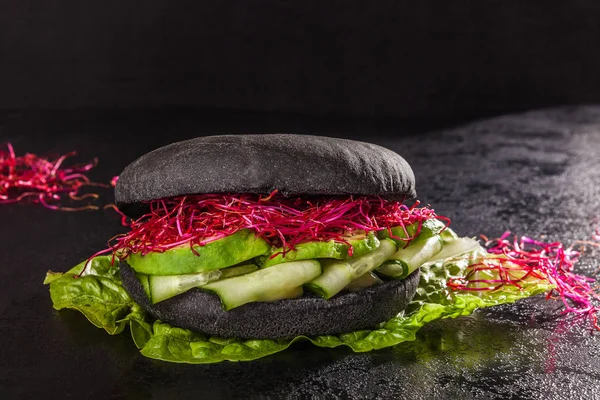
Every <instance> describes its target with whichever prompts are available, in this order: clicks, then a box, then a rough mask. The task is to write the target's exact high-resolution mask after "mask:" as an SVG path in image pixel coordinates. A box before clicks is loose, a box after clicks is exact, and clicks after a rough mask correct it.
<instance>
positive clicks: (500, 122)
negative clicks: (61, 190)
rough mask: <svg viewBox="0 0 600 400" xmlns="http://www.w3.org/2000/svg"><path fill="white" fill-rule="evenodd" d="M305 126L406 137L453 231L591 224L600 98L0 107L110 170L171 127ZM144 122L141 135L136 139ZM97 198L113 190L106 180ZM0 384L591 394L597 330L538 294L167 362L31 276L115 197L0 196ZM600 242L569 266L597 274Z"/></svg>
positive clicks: (558, 236)
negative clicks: (90, 207) (480, 112)
mask: <svg viewBox="0 0 600 400" xmlns="http://www.w3.org/2000/svg"><path fill="white" fill-rule="evenodd" d="M244 130H247V131H253V132H258V131H262V132H282V131H294V132H299V131H305V132H312V133H319V134H327V135H333V136H346V137H351V138H355V139H360V140H369V141H372V142H374V143H377V144H380V145H384V146H388V147H390V148H391V149H393V150H398V151H401V153H402V154H403V155H405V157H406V159H407V160H408V162H409V163H410V164H411V165H412V167H413V170H414V172H415V175H416V182H417V189H418V192H419V198H420V199H421V200H422V201H423V202H424V203H431V204H432V205H433V206H434V207H435V208H436V210H437V211H438V212H439V213H441V214H443V215H446V216H448V217H450V218H451V219H452V226H453V227H454V228H455V229H456V230H457V231H458V232H460V233H461V234H464V235H478V234H480V233H484V234H487V235H489V236H490V237H493V236H495V235H498V234H501V233H502V232H503V231H504V230H506V229H510V230H512V231H513V232H514V233H515V234H529V235H531V236H535V237H539V236H540V235H546V237H547V238H548V239H549V240H562V241H564V242H565V243H567V244H568V243H570V242H571V241H573V240H576V239H590V236H591V233H592V232H593V230H594V228H595V227H596V226H597V225H598V224H599V223H600V220H598V217H599V216H600V215H599V214H600V106H598V107H582V108H578V109H576V108H566V109H563V110H558V111H539V112H532V113H528V114H523V115H516V116H511V117H502V118H498V119H494V120H491V121H476V122H473V123H472V124H468V125H464V126H461V127H458V128H451V127H449V128H448V129H443V130H438V129H435V130H434V131H432V132H429V133H424V132H423V126H421V125H418V126H417V125H413V126H411V125H408V126H407V125H402V124H393V125H392V124H391V123H390V124H387V125H384V124H382V123H380V122H373V123H371V124H369V123H368V122H366V121H362V122H356V121H354V120H350V121H346V122H344V121H337V122H336V121H328V120H315V119H304V118H296V119H293V118H279V117H274V116H268V117H267V116H248V115H240V114H236V115H229V116H219V115H206V114H200V115H198V116H193V115H184V114H176V115H168V114H164V113H162V114H161V113H156V112H150V113H141V112H140V113H137V114H136V113H133V114H131V115H129V116H126V115H121V116H119V115H114V114H110V113H97V114H93V113H87V114H86V113H78V114H73V115H69V114H60V113H57V114H50V115H49V114H35V113H29V114H28V113H23V114H19V113H14V114H9V115H2V116H1V117H0V141H5V140H10V141H12V143H13V145H14V146H15V149H16V151H17V152H18V153H23V152H25V151H32V152H40V151H51V152H67V151H70V150H73V149H76V150H78V151H79V152H80V159H82V160H87V159H89V158H92V157H94V156H98V157H99V161H100V163H99V166H98V168H97V169H95V170H92V171H91V173H90V175H91V177H92V178H93V179H95V180H101V181H105V182H108V181H109V180H110V178H111V177H112V176H113V175H116V174H118V173H119V172H120V171H121V170H122V169H123V168H124V167H125V166H126V165H127V164H128V163H129V162H131V160H133V159H135V158H137V157H139V156H141V155H142V154H144V153H146V152H148V151H150V150H151V149H153V148H156V147H158V146H161V145H164V144H168V143H170V142H172V141H173V140H176V139H177V140H178V139H182V140H183V139H187V138H191V137H195V136H197V135H199V134H204V133H206V134H215V133H226V132H241V131H244ZM133 133H142V134H144V135H146V136H145V139H143V140H142V139H140V138H138V137H135V135H133ZM102 195H103V197H102V198H101V199H100V200H107V201H112V197H111V194H110V191H108V192H102ZM0 221H2V229H1V230H0V235H1V236H0V254H1V260H2V265H1V267H0V372H1V373H0V398H2V399H23V398H31V399H38V398H48V397H49V396H52V397H54V396H55V395H56V396H62V397H65V398H69V397H70V398H76V399H94V398H100V399H117V398H125V397H126V398H157V399H159V398H190V397H194V398H207V399H215V398H223V399H232V398H239V399H261V398H262V399H265V398H273V399H281V398H290V399H295V398H325V399H336V398H339V399H346V398H358V399H361V398H366V399H373V398H382V399H399V398H400V399H402V398H410V399H442V400H445V399H455V398H458V399H482V398H483V399H562V398H569V399H571V398H573V399H595V398H599V397H600V393H599V390H600V389H599V388H598V382H599V381H600V373H599V372H598V371H600V337H599V335H598V334H591V333H590V330H589V329H588V325H587V324H586V323H585V322H583V321H581V322H576V321H572V320H571V319H568V318H565V317H563V316H561V315H560V310H561V306H560V303H558V302H555V301H546V300H545V299H544V298H543V296H539V297H536V298H533V299H527V300H523V301H520V302H518V303H516V304H514V305H506V306H501V307H497V308H492V309H487V310H481V311H478V312H476V313H475V314H473V315H472V316H470V317H465V318H459V319H455V320H453V319H452V320H445V321H439V322H435V323H432V324H431V325H429V326H428V327H426V328H424V329H423V330H422V331H421V333H420V334H419V335H418V337H417V340H416V341H415V342H412V343H405V344H402V345H399V346H396V347H394V348H391V349H385V350H381V351H376V352H370V353H361V354H354V353H352V352H351V351H349V350H348V349H343V348H340V349H333V350H328V349H318V348H313V347H311V346H309V345H306V344H301V343H299V344H297V345H294V346H292V348H291V349H289V350H287V351H286V352H284V353H281V354H278V355H274V356H273V357H269V358H265V359H262V360H258V361H256V362H251V363H224V364H218V365H205V366H202V365H200V366H191V365H178V364H165V363H161V362H158V361H152V360H149V359H146V358H144V357H142V356H141V355H139V354H138V352H137V350H136V349H135V346H134V345H133V343H132V341H131V338H130V337H129V335H128V334H127V332H124V333H123V334H122V335H118V336H109V335H107V334H106V333H105V332H104V331H102V330H100V329H98V328H95V327H94V326H92V325H91V324H90V323H89V322H87V321H86V320H85V318H83V317H82V316H81V315H80V314H78V313H76V312H72V311H64V312H56V311H54V310H53V309H52V305H51V302H50V298H49V295H48V288H47V287H46V286H43V285H42V284H41V282H42V280H43V276H44V273H45V272H46V270H48V269H53V270H66V269H67V268H70V267H72V266H73V265H75V264H76V263H78V262H80V261H81V260H83V259H85V258H86V257H88V256H89V255H90V254H92V253H93V252H95V251H96V250H98V249H100V248H102V247H103V246H104V245H105V244H106V240H107V239H108V238H110V237H112V236H113V235H114V234H116V233H118V232H120V231H121V229H122V228H120V226H119V218H118V216H117V215H115V214H114V213H112V212H111V211H106V212H105V213H103V212H84V213H58V212H53V211H49V210H46V209H43V208H38V207H31V206H27V205H12V206H6V205H4V206H0ZM599 260H600V251H597V250H596V251H593V249H591V248H590V249H589V250H588V251H587V252H586V253H585V254H584V255H583V256H582V259H581V262H580V263H579V264H578V265H577V267H576V271H577V272H580V273H586V274H589V275H590V276H595V277H596V278H597V277H598V274H597V272H595V270H596V268H597V267H598V266H599V264H600V262H599Z"/></svg>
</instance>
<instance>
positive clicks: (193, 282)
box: [142, 270, 221, 304]
mask: <svg viewBox="0 0 600 400" xmlns="http://www.w3.org/2000/svg"><path fill="white" fill-rule="evenodd" d="M146 277H147V280H148V289H149V293H150V295H149V296H148V297H150V301H151V302H152V304H156V303H158V302H160V301H163V300H166V299H170V298H171V297H173V296H177V295H178V294H181V293H183V292H187V291H188V290H190V289H191V288H194V287H198V286H201V285H204V284H206V283H208V282H210V281H214V280H217V279H219V278H220V277H221V271H220V270H215V271H208V272H199V273H197V274H185V275H147V276H146ZM142 285H143V283H142Z"/></svg>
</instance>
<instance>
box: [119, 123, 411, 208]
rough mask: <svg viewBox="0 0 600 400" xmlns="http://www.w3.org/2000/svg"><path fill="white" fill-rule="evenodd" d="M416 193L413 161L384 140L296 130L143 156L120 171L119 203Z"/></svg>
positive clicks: (191, 143) (218, 139) (215, 139)
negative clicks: (204, 196) (207, 196)
mask: <svg viewBox="0 0 600 400" xmlns="http://www.w3.org/2000/svg"><path fill="white" fill-rule="evenodd" d="M275 189H277V190H278V191H279V193H281V194H283V195H285V196H295V195H330V196H347V195H378V196H381V197H384V198H389V199H400V198H402V197H403V196H406V197H415V196H416V192H415V177H414V174H413V171H412V169H411V168H410V165H409V164H408V163H407V162H406V160H404V158H402V157H401V156H400V155H398V154H397V153H395V152H393V151H392V150H389V149H386V148H384V147H381V146H378V145H375V144H371V143H365V142H359V141H355V140H349V139H337V138H330V137H323V136H311V135H297V134H251V135H250V134H246V135H220V136H205V137H198V138H195V139H191V140H186V141H183V142H177V143H173V144H170V145H167V146H164V147H161V148H159V149H156V150H154V151H151V152H150V153H147V154H145V155H143V156H142V157H140V158H138V159H137V160H135V161H134V162H132V163H131V164H130V165H128V166H127V167H126V168H125V170H124V171H123V172H122V173H121V175H120V176H119V180H118V183H117V186H116V189H115V198H116V203H117V205H118V206H119V207H120V208H121V209H122V210H123V211H124V212H125V213H127V214H130V215H131V214H135V213H136V208H137V207H135V205H136V204H139V203H142V202H144V201H148V200H154V199H159V198H166V197H173V196H181V195H187V194H201V193H257V194H269V193H271V192H272V191H273V190H275Z"/></svg>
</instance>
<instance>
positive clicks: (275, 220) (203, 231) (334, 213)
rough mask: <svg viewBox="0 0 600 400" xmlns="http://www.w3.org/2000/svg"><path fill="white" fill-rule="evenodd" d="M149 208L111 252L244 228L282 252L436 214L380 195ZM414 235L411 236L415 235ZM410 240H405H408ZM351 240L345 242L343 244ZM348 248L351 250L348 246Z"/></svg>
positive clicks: (200, 240)
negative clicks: (300, 245)
mask: <svg viewBox="0 0 600 400" xmlns="http://www.w3.org/2000/svg"><path fill="white" fill-rule="evenodd" d="M148 205H149V210H150V211H149V212H148V213H146V214H145V215H143V216H142V217H140V218H138V219H137V220H134V221H131V222H130V224H129V226H130V228H131V230H130V231H129V232H128V233H126V234H123V235H120V236H117V237H115V238H114V239H113V241H112V242H113V244H112V245H111V250H112V251H113V252H114V253H115V254H118V256H119V258H121V259H124V258H126V257H127V256H128V255H129V254H131V253H139V254H142V255H144V254H148V253H150V252H163V251H165V250H168V249H170V248H173V247H176V246H181V245H189V246H190V248H191V250H192V251H195V250H194V246H202V245H205V244H207V243H209V242H211V241H214V240H218V239H220V238H223V237H225V236H229V235H231V234H233V233H235V232H238V231H240V230H242V229H251V230H253V231H254V232H255V233H256V234H257V235H258V236H259V237H261V238H264V239H265V240H266V241H267V242H269V243H270V244H271V245H273V246H278V247H279V246H280V247H282V248H283V251H284V252H285V251H289V250H290V249H293V248H294V246H295V245H297V244H299V243H303V242H307V241H315V240H318V241H328V240H334V241H337V242H340V243H347V239H346V238H345V237H347V235H351V234H356V233H358V232H361V233H363V234H366V233H368V232H373V231H380V230H384V229H389V228H390V227H392V226H397V225H404V226H405V225H408V224H412V223H415V222H418V223H419V229H420V226H421V225H420V224H421V223H422V222H423V221H425V220H427V219H431V218H440V219H444V220H447V219H446V218H444V217H439V216H437V215H436V214H435V212H434V211H433V210H432V209H430V208H428V207H421V208H419V207H417V205H418V202H417V203H416V204H415V205H413V206H412V207H407V206H406V205H404V204H403V203H402V202H399V201H389V200H384V199H382V198H380V197H373V196H368V197H367V196H363V197H344V198H338V197H330V198H322V197H321V198H316V197H315V198H308V197H306V198H304V197H284V196H282V195H279V194H278V193H277V191H274V192H273V193H271V195H269V196H268V197H261V196H259V195H253V194H203V195H193V196H183V197H176V198H170V199H163V200H156V201H151V202H149V204H148ZM417 234H418V231H417V233H416V234H415V236H416V235H417ZM410 239H412V238H410V237H409V238H407V239H406V240H407V241H409V240H410ZM347 244H349V243H347ZM350 251H351V249H350Z"/></svg>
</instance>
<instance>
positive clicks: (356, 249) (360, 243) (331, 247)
mask: <svg viewBox="0 0 600 400" xmlns="http://www.w3.org/2000/svg"><path fill="white" fill-rule="evenodd" d="M347 240H348V243H350V244H351V245H352V257H357V256H361V255H363V254H366V253H368V252H370V251H373V250H375V249H376V248H377V247H379V239H378V238H377V236H376V235H375V234H374V233H373V232H369V233H368V234H367V235H364V234H362V235H361V234H358V235H354V236H351V237H348V238H347ZM349 249H350V246H348V245H347V244H345V243H340V242H336V241H334V240H329V241H327V242H306V243H300V244H297V245H296V246H295V249H294V250H291V251H288V252H287V253H286V254H285V257H284V256H283V254H278V255H277V256H275V257H273V258H270V255H272V254H277V253H281V252H282V248H277V249H274V250H272V251H271V252H270V253H269V254H270V255H267V256H264V257H260V264H261V266H262V268H267V267H270V266H273V265H277V264H281V263H284V262H290V261H300V260H310V259H316V258H335V259H344V258H349V255H348V251H349Z"/></svg>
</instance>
